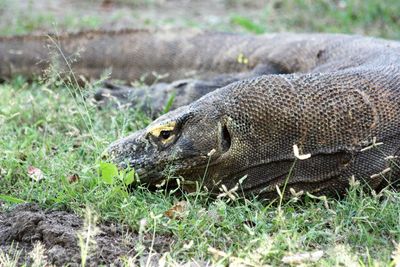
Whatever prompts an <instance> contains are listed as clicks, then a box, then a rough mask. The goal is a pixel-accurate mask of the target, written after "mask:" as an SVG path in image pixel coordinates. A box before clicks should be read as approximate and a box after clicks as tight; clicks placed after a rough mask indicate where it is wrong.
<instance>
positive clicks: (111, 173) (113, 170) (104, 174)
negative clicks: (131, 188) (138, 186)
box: [100, 162, 135, 186]
mask: <svg viewBox="0 0 400 267" xmlns="http://www.w3.org/2000/svg"><path fill="white" fill-rule="evenodd" d="M100 177H101V179H102V181H103V182H104V183H106V184H109V185H112V184H115V183H116V181H117V180H118V181H122V182H123V183H124V185H126V186H128V185H130V184H132V183H133V182H134V181H135V170H134V169H132V170H121V171H118V167H117V166H116V165H115V164H113V163H109V162H100Z"/></svg>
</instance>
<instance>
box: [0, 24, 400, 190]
mask: <svg viewBox="0 0 400 267" xmlns="http://www.w3.org/2000/svg"><path fill="white" fill-rule="evenodd" d="M21 38H22V37H21ZM25 38H26V39H27V40H28V41H27V42H26V43H25V44H24V43H22V44H21V42H20V41H18V40H21V39H18V38H15V39H13V38H11V39H8V40H7V39H0V61H1V62H5V64H3V67H2V68H0V74H1V76H2V77H8V76H10V75H11V74H15V73H26V72H27V69H25V67H24V65H23V64H25V63H26V62H32V61H33V60H34V58H33V57H32V54H30V52H29V51H30V50H29V49H28V47H32V46H33V47H38V45H39V44H40V43H42V42H43V40H44V39H43V37H41V38H37V39H35V38H30V37H25ZM22 39H23V38H22ZM60 40H61V42H60V43H61V48H62V50H63V51H64V50H65V51H67V52H68V53H69V54H68V53H67V54H68V55H70V54H71V53H72V51H74V50H76V49H78V48H80V47H81V46H83V47H84V48H85V50H84V52H81V54H80V57H81V59H80V60H79V61H77V62H76V63H74V64H72V69H73V70H74V71H76V72H77V73H78V74H82V75H84V76H87V77H98V76H99V75H100V73H101V72H100V70H103V69H104V68H105V67H107V66H114V67H113V70H114V71H113V74H112V77H114V78H119V79H125V80H133V79H137V78H138V77H140V75H141V74H144V73H148V72H151V71H157V72H158V73H168V74H169V76H168V78H167V79H166V81H167V82H171V81H174V80H176V79H178V78H180V79H182V78H188V77H190V78H191V79H192V80H185V81H178V82H175V83H172V84H168V83H160V84H156V85H153V86H152V87H150V92H149V93H150V99H151V104H150V108H151V109H153V110H155V111H158V110H160V106H161V105H162V103H163V100H165V98H166V96H167V95H168V93H170V92H172V91H175V92H177V97H176V101H175V103H174V106H173V109H175V110H173V111H171V112H169V113H167V114H165V115H163V116H161V117H159V118H158V119H157V120H155V121H154V122H153V123H151V124H150V125H149V126H148V127H146V128H145V129H143V130H140V131H138V132H136V133H133V134H132V135H130V136H128V137H126V138H124V139H121V140H118V141H116V142H115V143H113V144H112V145H111V146H110V147H109V149H108V154H109V157H110V159H111V160H112V161H113V162H115V163H117V164H119V166H120V167H121V168H125V167H127V166H128V165H129V166H130V167H133V168H135V169H136V171H137V172H138V174H139V175H140V179H141V181H142V182H144V183H148V184H155V183H158V182H160V180H161V179H163V178H164V175H163V170H164V169H165V168H166V167H169V166H173V169H174V170H175V173H176V175H178V176H182V177H183V178H184V179H185V184H187V185H188V187H190V185H193V184H194V182H198V183H199V184H201V185H202V186H205V187H207V188H208V189H209V190H211V191H217V190H218V188H219V187H220V186H222V185H225V186H226V187H227V188H232V187H235V186H236V185H237V184H238V182H239V180H240V179H241V178H243V177H246V179H244V180H243V181H242V183H241V184H240V187H241V190H240V192H241V191H242V190H243V192H244V193H245V194H262V195H263V196H265V197H271V196H273V195H275V192H276V186H282V185H283V184H285V183H287V188H293V189H294V190H295V191H300V190H307V191H309V192H312V193H314V194H343V193H344V192H345V190H346V188H347V187H348V184H349V182H348V181H349V179H350V178H351V177H353V176H354V177H355V178H356V179H359V180H362V181H364V182H365V183H366V184H367V185H369V186H370V187H371V188H372V189H378V188H380V187H382V186H385V185H387V184H389V183H391V182H393V181H395V180H396V179H397V175H398V171H397V168H396V167H395V165H397V164H398V160H397V158H396V157H397V155H398V153H399V148H400V141H399V140H400V139H399V135H400V125H399V124H400V119H399V118H400V117H399V116H400V101H399V100H400V99H399V97H400V94H399V90H400V89H399V88H400V44H399V43H398V42H394V41H385V40H380V39H374V38H366V37H358V36H347V35H332V34H271V35H263V36H245V35H243V36H242V35H234V34H220V33H209V32H193V31H179V32H173V31H161V32H145V31H122V32H108V33H107V32H95V33H93V32H90V33H87V34H84V33H79V34H75V35H72V36H62V37H60ZM11 47H18V49H19V50H21V51H24V52H23V53H22V54H24V55H25V57H24V60H25V61H23V62H22V63H20V61H18V60H17V59H18V58H20V57H19V55H17V56H15V53H14V54H10V53H7V51H9V50H10V48H11ZM39 50H40V49H39V48H38V51H39ZM99 51H100V52H103V54H104V56H103V57H100V56H99ZM121 51H122V52H121ZM35 55H38V56H36V59H37V58H41V59H43V58H46V54H45V53H44V52H42V51H41V50H40V53H39V52H37V54H35ZM10 62H11V63H10ZM42 62H43V61H42ZM10 64H11V65H12V66H13V68H10V67H7V68H5V67H4V66H10ZM42 67H43V66H40V67H39V69H41V68H42ZM9 69H12V70H14V71H13V72H12V73H11V72H10V71H8V70H9ZM33 72H34V73H37V70H35V71H33ZM148 81H149V82H151V79H150V80H148ZM152 91H153V92H154V93H153V94H152V93H151V92H152ZM143 92H144V89H140V90H134V89H131V88H122V89H120V88H114V87H113V86H111V89H110V88H109V89H104V90H103V91H101V92H100V93H99V94H97V96H96V99H97V100H99V101H103V100H105V98H104V96H103V95H104V94H111V95H114V96H116V97H119V98H126V97H127V96H128V95H129V98H130V99H131V100H133V101H134V102H136V101H137V99H136V98H137V97H138V96H142V95H143ZM132 98H133V99H132ZM194 100H195V101H194ZM193 101H194V102H193ZM293 145H296V146H297V147H299V149H300V153H303V154H310V155H311V156H310V157H305V158H306V159H303V158H302V157H296V155H295V153H294V150H293Z"/></svg>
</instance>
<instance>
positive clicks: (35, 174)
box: [28, 166, 44, 182]
mask: <svg viewBox="0 0 400 267" xmlns="http://www.w3.org/2000/svg"><path fill="white" fill-rule="evenodd" d="M28 176H29V177H31V178H32V180H34V181H35V182H39V181H41V180H43V179H44V174H43V172H42V170H41V169H39V168H36V167H34V166H29V167H28Z"/></svg>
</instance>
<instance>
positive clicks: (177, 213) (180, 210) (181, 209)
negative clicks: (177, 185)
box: [164, 201, 188, 220]
mask: <svg viewBox="0 0 400 267" xmlns="http://www.w3.org/2000/svg"><path fill="white" fill-rule="evenodd" d="M186 211H188V203H187V202H186V201H179V202H177V203H175V204H174V205H173V206H172V207H171V208H170V209H169V210H167V211H166V212H165V213H164V215H165V216H167V217H168V218H170V219H176V220H181V219H183V217H184V215H185V214H184V213H186Z"/></svg>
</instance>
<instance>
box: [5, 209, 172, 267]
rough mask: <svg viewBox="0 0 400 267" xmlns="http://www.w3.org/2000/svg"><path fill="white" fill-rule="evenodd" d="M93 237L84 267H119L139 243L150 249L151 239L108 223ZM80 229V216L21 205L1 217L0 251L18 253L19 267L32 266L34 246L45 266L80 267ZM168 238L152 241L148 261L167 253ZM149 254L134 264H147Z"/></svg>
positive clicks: (169, 237)
mask: <svg viewBox="0 0 400 267" xmlns="http://www.w3.org/2000/svg"><path fill="white" fill-rule="evenodd" d="M97 227H98V228H99V229H100V232H99V234H97V235H96V237H95V240H96V245H95V249H93V250H91V253H90V256H89V258H88V261H87V266H99V265H110V264H114V265H115V266H121V265H122V263H123V259H127V258H128V257H135V255H136V254H137V251H136V249H135V247H136V245H137V244H138V242H142V244H143V245H144V246H145V247H150V246H151V242H152V241H153V240H152V236H151V235H144V236H143V237H142V239H143V240H139V235H138V234H137V233H134V232H132V231H129V230H127V229H126V228H125V229H124V227H121V226H119V225H115V224H111V223H102V224H99V225H98V226H97ZM82 228H83V220H82V218H80V217H79V216H77V215H75V214H72V213H68V212H65V211H54V210H53V211H45V210H42V209H41V208H39V207H38V206H37V205H36V204H22V205H18V206H17V207H16V208H14V209H13V210H11V211H9V212H3V213H0V251H3V252H5V253H8V254H11V255H12V254H14V253H16V250H21V252H22V254H21V256H20V261H19V263H20V264H23V263H26V264H27V265H28V266H29V265H30V264H31V263H32V258H31V257H30V256H29V252H31V251H32V249H33V247H34V244H35V243H36V242H41V243H42V244H43V245H44V246H45V248H46V251H45V256H46V258H47V263H49V264H54V265H57V266H64V265H67V264H68V266H80V263H81V257H80V247H79V245H78V237H77V233H78V232H79V231H81V230H82ZM172 241H173V238H172V237H171V236H165V235H159V234H158V235H157V236H156V237H155V239H154V244H153V248H152V257H151V260H152V261H155V262H157V259H158V258H159V257H160V254H162V253H163V252H165V251H169V246H170V244H171V243H172ZM148 256H149V251H148V250H147V252H145V253H144V254H143V255H141V257H139V258H137V259H136V261H137V262H138V263H139V264H140V261H146V260H147V258H148Z"/></svg>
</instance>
